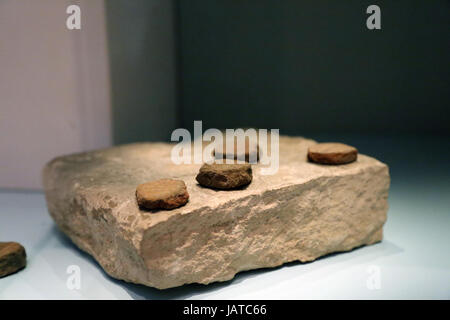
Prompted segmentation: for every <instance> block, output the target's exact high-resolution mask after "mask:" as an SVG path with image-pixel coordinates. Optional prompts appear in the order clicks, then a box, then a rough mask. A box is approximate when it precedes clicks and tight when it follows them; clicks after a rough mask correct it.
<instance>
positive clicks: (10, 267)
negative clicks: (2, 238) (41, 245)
mask: <svg viewBox="0 0 450 320" xmlns="http://www.w3.org/2000/svg"><path fill="white" fill-rule="evenodd" d="M26 264H27V255H26V253H25V248H24V247H23V246H22V245H21V244H19V243H17V242H0V278H1V277H5V276H7V275H10V274H12V273H15V272H16V271H19V270H20V269H22V268H24V267H25V265H26Z"/></svg>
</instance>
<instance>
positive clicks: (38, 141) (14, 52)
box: [0, 0, 111, 189]
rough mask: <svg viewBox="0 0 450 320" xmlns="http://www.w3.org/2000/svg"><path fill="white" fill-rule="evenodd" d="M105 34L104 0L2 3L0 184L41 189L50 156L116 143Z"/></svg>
mask: <svg viewBox="0 0 450 320" xmlns="http://www.w3.org/2000/svg"><path fill="white" fill-rule="evenodd" d="M70 4H78V5H79V6H80V8H81V30H68V29H67V27H66V19H67V17H68V14H67V13H66V8H67V7H68V6H69V5H70ZM106 39H107V38H106V26H105V10H104V2H103V0H83V1H61V0H40V1H31V0H30V1H27V0H2V1H1V2H0V97H1V98H0V188H32V189H39V188H41V170H42V167H43V166H44V164H45V163H46V162H47V161H48V160H50V159H52V158H53V157H55V156H58V155H61V154H67V153H73V152H78V151H82V150H88V149H93V148H99V147H104V146H108V145H110V144H111V111H110V98H109V71H108V68H109V65H108V59H107V58H108V57H107V42H106Z"/></svg>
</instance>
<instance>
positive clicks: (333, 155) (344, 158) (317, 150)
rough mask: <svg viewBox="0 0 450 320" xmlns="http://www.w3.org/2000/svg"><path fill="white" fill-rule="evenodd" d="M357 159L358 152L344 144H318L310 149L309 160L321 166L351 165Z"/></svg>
mask: <svg viewBox="0 0 450 320" xmlns="http://www.w3.org/2000/svg"><path fill="white" fill-rule="evenodd" d="M357 157H358V150H357V149H356V148H354V147H352V146H349V145H346V144H343V143H336V142H328V143H318V144H315V145H313V146H311V147H309V149H308V160H309V161H311V162H315V163H321V164H344V163H350V162H353V161H356V158H357Z"/></svg>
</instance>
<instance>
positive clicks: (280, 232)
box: [44, 137, 389, 288]
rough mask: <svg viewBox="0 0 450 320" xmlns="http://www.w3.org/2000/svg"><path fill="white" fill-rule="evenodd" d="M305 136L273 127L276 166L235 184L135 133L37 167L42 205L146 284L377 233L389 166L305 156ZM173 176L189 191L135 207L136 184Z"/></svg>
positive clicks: (270, 262)
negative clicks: (216, 181)
mask: <svg viewBox="0 0 450 320" xmlns="http://www.w3.org/2000/svg"><path fill="white" fill-rule="evenodd" d="M315 143H316V142H315V141H313V140H308V139H303V138H299V137H296V138H293V137H280V169H279V171H278V173H277V174H276V175H272V176H263V175H261V174H260V168H261V165H260V164H257V165H253V166H252V167H253V181H252V183H251V184H250V185H248V187H246V188H245V189H242V190H232V191H230V190H227V191H217V190H212V189H208V188H203V187H201V186H199V185H198V184H197V182H196V181H195V176H196V174H197V173H198V170H199V168H200V166H201V164H195V165H194V164H193V165H178V166H177V165H175V164H173V163H172V162H171V159H170V152H171V148H172V145H170V144H164V143H142V144H131V145H125V146H120V147H114V148H110V149H105V150H99V151H94V152H89V153H82V154H76V155H70V156H65V157H59V158H56V159H55V160H53V161H51V162H50V163H49V164H47V166H46V167H45V170H44V185H45V192H46V198H47V204H48V209H49V212H50V214H51V215H52V217H53V218H54V220H55V221H56V223H57V224H58V226H59V227H60V229H61V230H62V231H63V232H65V233H66V234H67V235H68V236H69V237H70V238H71V239H72V240H73V242H74V243H75V244H77V245H78V246H79V247H80V248H81V249H82V250H84V251H86V252H88V253H89V254H91V255H92V256H93V257H94V258H95V259H96V260H97V261H98V262H99V263H100V264H101V266H102V267H103V268H104V269H105V271H106V272H107V273H108V274H110V275H111V276H113V277H115V278H118V279H123V280H125V281H129V282H135V283H141V284H145V285H148V286H152V287H156V288H170V287H176V286H180V285H183V284H185V283H194V282H195V283H204V284H207V283H211V282H214V281H225V280H229V279H231V278H233V277H234V275H235V274H236V273H237V272H239V271H243V270H250V269H256V268H264V267H275V266H279V265H281V264H283V263H286V262H290V261H303V262H305V261H312V260H314V259H316V258H318V257H320V256H323V255H326V254H328V253H331V252H339V251H347V250H351V249H353V248H355V247H359V246H361V245H365V244H372V243H375V242H378V241H380V240H381V239H382V228H383V225H384V223H385V221H386V214H387V210H388V203H387V198H388V190H389V172H388V167H387V166H386V165H385V164H383V163H381V162H379V161H377V160H376V159H373V158H371V157H368V156H365V155H359V156H358V159H357V160H356V161H355V162H353V163H350V164H345V165H340V166H323V165H317V164H314V163H310V162H308V161H307V157H306V155H307V149H308V147H309V146H311V145H313V144H315ZM162 178H173V179H181V180H183V181H185V182H186V185H187V190H188V192H189V194H190V199H189V202H188V203H187V204H186V205H185V206H183V207H180V208H177V209H174V210H171V211H160V212H158V214H153V213H149V212H147V211H143V210H140V209H139V207H138V205H137V202H136V197H135V190H136V186H137V185H139V184H141V183H144V182H146V181H151V180H156V179H162Z"/></svg>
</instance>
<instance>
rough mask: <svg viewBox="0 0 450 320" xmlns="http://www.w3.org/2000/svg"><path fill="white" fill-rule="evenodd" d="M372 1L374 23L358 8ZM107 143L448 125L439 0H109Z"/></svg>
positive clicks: (406, 130) (439, 130)
mask: <svg viewBox="0 0 450 320" xmlns="http://www.w3.org/2000/svg"><path fill="white" fill-rule="evenodd" d="M371 4H377V5H379V6H380V7H381V21H382V30H368V29H367V28H366V19H367V17H368V16H369V15H368V14H367V13H366V9H367V7H368V6H369V5H371ZM106 6H107V13H108V32H109V50H110V63H111V74H112V80H111V81H112V89H113V90H112V95H113V97H112V101H113V117H114V140H115V143H125V142H132V141H144V140H150V141H152V140H153V141H155V140H166V141H167V140H169V139H170V133H171V132H172V130H173V129H175V128H177V127H184V128H188V129H190V130H192V127H193V121H194V120H203V124H204V128H211V127H216V128H232V127H248V126H255V127H262V128H268V129H270V128H279V129H280V132H281V134H290V135H308V136H312V137H316V136H318V135H324V134H325V135H327V134H329V135H330V136H331V137H336V139H338V138H339V137H341V136H342V135H343V134H387V135H389V134H423V133H426V134H439V135H443V134H444V135H448V134H449V133H450V131H449V128H450V126H449V120H448V115H447V114H448V112H447V110H448V109H449V107H450V90H449V85H450V72H449V70H450V68H449V67H450V63H449V57H450V44H449V39H450V1H448V0H431V1H424V0H420V1H413V0H396V1H375V2H374V1H361V0H347V1H335V0H315V1H312V0H311V1H294V0H284V1H279V0H135V1H125V0H111V1H107V2H106Z"/></svg>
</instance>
